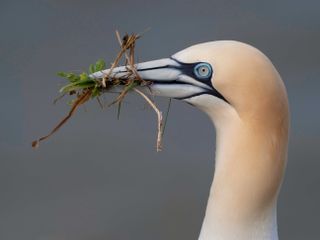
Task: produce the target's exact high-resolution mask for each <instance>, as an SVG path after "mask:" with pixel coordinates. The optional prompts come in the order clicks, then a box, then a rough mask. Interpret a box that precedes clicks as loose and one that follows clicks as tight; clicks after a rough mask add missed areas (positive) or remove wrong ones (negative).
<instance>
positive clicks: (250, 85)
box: [93, 41, 286, 120]
mask: <svg viewBox="0 0 320 240" xmlns="http://www.w3.org/2000/svg"><path fill="white" fill-rule="evenodd" d="M136 67H137V70H138V73H139V75H140V76H141V77H142V78H143V79H145V80H150V81H152V85H151V86H150V89H151V92H152V94H153V95H156V96H163V97H170V98H175V99H179V100H183V101H186V102H188V103H189V104H191V105H194V106H196V107H198V108H199V109H201V110H203V111H205V112H206V113H208V114H209V115H210V116H211V117H212V118H213V119H214V120H217V119H218V118H219V116H221V115H224V114H225V113H226V112H229V113H230V112H233V113H235V114H236V115H239V116H240V117H246V116H249V117H252V116H261V114H262V113H263V114H269V113H271V112H273V113H272V114H277V113H275V109H278V110H277V111H281V110H283V109H282V107H279V106H280V105H282V103H283V102H285V103H286V92H285V88H284V85H283V83H282V80H281V78H280V76H279V74H278V72H277V71H276V69H275V68H274V67H273V65H272V63H271V62H270V61H269V59H268V58H267V57H266V56H265V55H263V54H262V53H261V52H260V51H259V50H257V49H256V48H254V47H251V46H249V45H247V44H244V43H240V42H237V41H214V42H207V43H201V44H197V45H194V46H191V47H189V48H186V49H184V50H182V51H180V52H178V53H176V54H174V55H172V56H171V57H169V58H163V59H159V60H154V61H148V62H144V63H139V64H137V65H136ZM109 71H110V70H108V69H107V70H104V71H101V72H97V73H94V74H93V75H94V76H95V77H101V76H102V75H103V74H106V73H108V72H109ZM111 74H112V75H114V76H117V77H125V76H126V75H127V69H126V67H117V68H115V69H113V71H112V73H111ZM284 107H286V106H284ZM270 108H272V109H270ZM257 112H259V114H257ZM263 114H262V115H263ZM261 117H263V116H261ZM264 117H265V116H264Z"/></svg>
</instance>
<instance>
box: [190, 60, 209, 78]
mask: <svg viewBox="0 0 320 240" xmlns="http://www.w3.org/2000/svg"><path fill="white" fill-rule="evenodd" d="M193 72H194V74H195V75H196V77H197V78H200V79H204V78H208V77H210V76H211V74H212V68H211V66H210V64H208V63H199V64H197V65H196V66H195V67H194V70H193Z"/></svg>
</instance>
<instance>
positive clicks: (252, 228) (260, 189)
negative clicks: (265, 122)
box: [199, 114, 287, 240]
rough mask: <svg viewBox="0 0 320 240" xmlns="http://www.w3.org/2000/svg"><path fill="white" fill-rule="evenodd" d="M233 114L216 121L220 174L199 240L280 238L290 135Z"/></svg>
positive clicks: (216, 170)
mask: <svg viewBox="0 0 320 240" xmlns="http://www.w3.org/2000/svg"><path fill="white" fill-rule="evenodd" d="M227 115H228V114H226V115H225V117H226V118H225V119H220V120H221V121H220V122H219V121H216V119H217V118H215V121H214V124H215V127H216V133H217V134H216V144H217V145H216V164H215V173H214V178H213V183H212V186H211V189H210V195H209V199H208V204H207V209H206V214H205V218H204V222H203V225H202V229H201V233H200V237H199V240H220V239H221V240H253V239H259V240H267V239H268V240H271V239H272V240H276V239H278V233H277V219H276V205H277V195H278V192H279V188H280V185H281V182H282V177H283V174H284V169H285V164H286V148H287V142H286V140H287V138H286V137H284V138H283V139H282V138H281V136H279V133H278V132H277V130H275V131H273V130H272V129H263V128H261V129H257V128H256V127H255V126H254V125H250V126H249V125H245V124H243V121H241V119H237V117H230V116H227ZM226 121H229V122H226ZM273 129H276V128H273Z"/></svg>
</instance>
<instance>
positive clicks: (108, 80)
mask: <svg viewBox="0 0 320 240" xmlns="http://www.w3.org/2000/svg"><path fill="white" fill-rule="evenodd" d="M116 36H117V40H118V41H119V44H120V50H119V53H118V54H117V56H116V58H115V60H114V61H113V63H112V64H111V67H110V71H109V72H108V74H105V75H103V76H102V77H101V78H93V77H90V74H92V73H94V72H97V71H101V70H104V69H105V68H106V64H105V62H104V61H103V60H98V61H97V62H96V63H95V64H91V65H90V67H89V70H88V72H83V73H81V74H76V73H73V72H72V73H65V72H59V73H58V75H59V76H60V77H63V78H65V79H67V80H68V84H66V85H65V86H63V87H62V88H61V89H60V93H61V96H60V97H59V98H58V99H56V100H55V102H56V101H57V100H60V99H61V98H62V97H64V96H65V95H73V96H75V98H74V99H73V100H72V102H71V108H70V111H69V113H68V114H67V115H66V116H65V117H64V118H63V119H62V120H61V121H60V122H59V123H58V124H57V125H56V126H55V127H54V128H53V129H52V131H51V132H50V133H49V134H47V135H45V136H43V137H40V138H39V139H37V140H35V141H33V142H32V147H33V148H37V147H39V143H40V142H41V141H43V140H46V139H47V138H49V137H50V136H52V135H53V134H54V133H55V132H57V131H58V130H59V129H60V128H61V127H62V126H63V125H64V124H65V123H66V122H67V121H68V120H69V119H70V118H71V117H72V116H73V115H74V114H75V112H76V111H77V110H78V108H79V107H80V106H81V105H83V104H84V103H86V102H87V101H89V100H90V99H96V100H97V101H98V103H99V105H100V106H101V107H104V104H103V103H102V101H101V100H100V96H101V95H102V94H108V92H109V93H110V92H111V91H112V90H113V89H114V88H115V87H119V86H121V87H122V90H121V92H119V95H118V96H117V97H116V98H115V99H114V100H113V101H112V102H111V103H109V104H108V105H107V106H108V107H109V106H112V105H115V104H118V114H119V113H120V108H121V103H122V101H123V99H124V98H125V97H126V95H127V93H128V92H130V91H134V92H136V93H137V94H139V95H140V96H142V97H143V98H144V99H145V100H146V102H147V103H148V104H149V105H150V106H151V107H152V109H153V110H154V111H155V113H156V114H157V118H158V124H157V142H156V149H157V151H161V149H162V135H163V130H164V127H165V123H164V121H163V117H162V112H161V111H160V110H159V109H158V107H157V106H156V105H155V103H154V102H153V101H152V100H151V99H150V98H149V97H148V96H147V95H146V94H144V93H143V92H142V91H140V90H139V89H138V88H136V87H137V86H145V87H148V86H149V85H151V84H152V82H150V81H145V80H143V79H142V78H141V77H140V76H139V74H138V71H137V69H136V66H135V62H134V61H135V57H134V53H135V44H136V41H137V40H138V39H139V38H140V37H141V36H140V35H139V34H131V35H128V34H126V35H125V36H124V37H123V38H121V37H120V34H119V32H118V31H116ZM122 59H124V62H125V66H126V68H127V71H128V75H127V76H126V77H125V78H123V77H121V78H117V77H116V76H110V73H111V72H112V70H113V69H114V68H115V67H118V66H119V63H120V61H121V60H122ZM170 103H171V102H169V105H168V110H167V113H168V112H169V107H170ZM166 118H167V116H166Z"/></svg>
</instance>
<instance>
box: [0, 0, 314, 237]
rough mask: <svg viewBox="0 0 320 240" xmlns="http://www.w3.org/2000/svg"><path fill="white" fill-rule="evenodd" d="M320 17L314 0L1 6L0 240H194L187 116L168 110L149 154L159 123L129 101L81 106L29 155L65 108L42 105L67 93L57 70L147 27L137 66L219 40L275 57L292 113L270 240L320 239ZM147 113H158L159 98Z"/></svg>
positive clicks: (192, 151) (207, 165)
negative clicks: (276, 238) (158, 144)
mask: <svg viewBox="0 0 320 240" xmlns="http://www.w3.org/2000/svg"><path fill="white" fill-rule="evenodd" d="M319 9H320V2H319V1H315V0H309V1H296V0H290V1H289V0H284V1H276V0H270V1H255V0H251V1H249V0H244V1H236V0H210V1H209V0H197V1H191V0H189V1H174V0H170V1H165V0H163V1H146V0H145V1H143V0H138V1H129V0H122V1H120V0H118V1H102V0H91V1H84V0H78V1H76V0H42V1H41V0H38V1H37V0H29V1H22V0H21V1H18V0H16V1H10V0H1V1H0V29H1V37H0V71H1V79H0V81H1V88H0V89H1V90H0V91H1V95H0V97H1V101H0V109H1V117H0V158H1V160H0V239H3V240H20V239H24V240H105V239H137V240H140V239H153V240H160V239H161V240H162V239H168V240H169V239H172V240H173V239H186V240H187V239H188V240H189V239H190V240H195V239H197V237H198V234H199V231H200V227H201V224H202V219H203V217H204V211H205V207H206V201H207V197H208V193H209V187H210V185H211V181H212V175H213V171H214V161H213V159H214V145H215V142H214V141H215V132H214V128H213V127H212V125H211V123H210V121H209V119H208V118H207V116H206V115H205V114H203V113H202V112H200V111H198V110H197V109H195V108H192V107H190V106H189V105H187V104H185V103H183V102H178V101H173V104H172V107H171V112H170V116H169V119H168V123H167V127H166V132H165V136H164V150H163V151H162V152H160V153H157V152H156V151H155V139H156V116H155V114H154V112H153V111H152V110H151V109H150V108H149V107H147V105H146V104H145V102H144V101H143V100H142V99H141V98H140V97H139V96H136V95H134V94H132V95H130V96H129V97H128V98H127V99H126V100H125V104H124V105H123V108H122V113H121V116H120V120H117V118H116V108H110V109H104V110H101V109H100V108H99V106H98V104H97V103H96V102H94V101H92V102H90V103H88V104H86V108H81V109H80V111H79V112H78V113H77V114H76V116H75V117H74V118H73V119H71V121H69V122H68V123H67V124H66V125H65V126H64V127H63V128H62V129H61V130H60V131H59V132H58V133H57V134H55V135H54V136H53V137H52V138H51V139H49V140H48V141H47V142H43V143H42V144H41V146H40V148H39V149H37V150H36V151H35V150H33V149H31V146H30V143H31V141H32V140H34V139H35V138H37V137H39V136H41V135H44V134H46V133H48V132H49V130H51V129H52V127H53V126H54V125H55V124H56V123H57V122H58V121H59V120H60V119H61V118H62V117H63V116H64V115H65V114H66V112H67V111H68V109H69V106H68V105H67V104H66V101H65V100H62V101H60V102H59V103H58V104H56V105H53V104H52V101H53V99H54V98H55V97H56V96H57V91H58V89H59V88H60V87H61V85H62V84H64V83H65V82H64V80H63V79H60V78H58V77H56V72H58V71H71V70H80V71H81V70H86V68H87V66H89V64H90V63H93V62H95V61H96V60H97V59H98V58H104V59H105V60H106V61H107V62H110V61H112V60H113V59H114V57H115V55H116V53H117V52H118V49H119V48H118V43H117V41H116V38H115V34H114V32H115V30H116V29H118V30H119V31H120V32H121V33H126V32H128V33H132V32H143V31H144V30H145V29H147V28H149V27H150V28H151V30H149V31H148V32H147V33H145V35H144V36H143V38H142V39H141V40H139V41H138V43H137V48H136V54H137V61H146V60H152V59H158V58H162V57H168V56H171V55H172V54H173V53H175V52H177V51H179V50H181V49H183V48H185V47H188V46H190V45H193V44H196V43H200V42H205V41H211V40H219V39H235V40H239V41H244V42H247V43H249V44H252V45H254V46H255V47H257V48H259V49H260V50H262V51H263V52H264V53H265V54H266V55H267V56H268V57H269V58H270V59H271V60H272V61H273V63H274V64H275V66H276V67H277V69H278V70H279V72H280V74H281V75H282V77H283V79H284V81H285V84H286V86H287V90H288V94H289V99H290V105H291V116H292V123H291V136H290V146H289V162H288V168H287V173H286V177H285V181H284V184H283V187H282V191H281V195H280V200H279V210H278V216H279V218H278V222H279V234H280V238H281V239H291V240H294V239H319V218H320V207H319V202H320V192H319V183H320V174H319V168H320V161H319V160H320V159H319V144H320V127H319V122H320V111H319V103H320V94H319V90H320V81H319V75H320V68H319V59H320V48H319V42H320V15H319ZM108 100H110V99H108V98H107V99H106V101H108ZM157 103H158V105H159V106H160V108H161V109H163V110H165V109H166V106H167V100H165V99H158V101H157Z"/></svg>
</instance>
